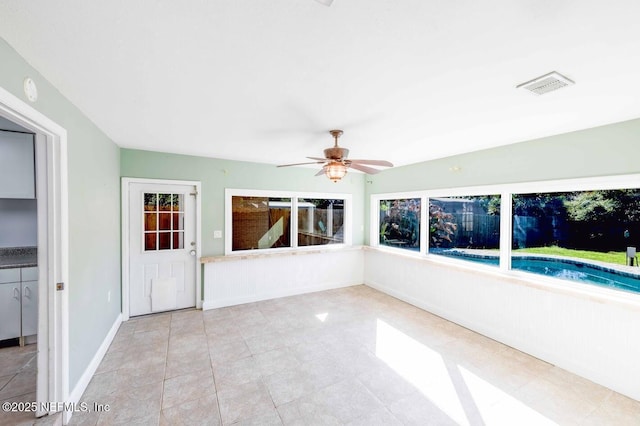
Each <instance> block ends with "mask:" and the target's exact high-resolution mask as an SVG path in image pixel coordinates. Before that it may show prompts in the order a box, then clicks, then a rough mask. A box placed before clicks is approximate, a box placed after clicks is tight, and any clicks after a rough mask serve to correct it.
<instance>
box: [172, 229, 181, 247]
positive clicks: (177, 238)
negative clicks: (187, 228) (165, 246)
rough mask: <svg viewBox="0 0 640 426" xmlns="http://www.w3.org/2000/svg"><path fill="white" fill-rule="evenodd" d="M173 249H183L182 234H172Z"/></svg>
mask: <svg viewBox="0 0 640 426" xmlns="http://www.w3.org/2000/svg"><path fill="white" fill-rule="evenodd" d="M173 248H174V249H183V248H184V232H174V233H173Z"/></svg>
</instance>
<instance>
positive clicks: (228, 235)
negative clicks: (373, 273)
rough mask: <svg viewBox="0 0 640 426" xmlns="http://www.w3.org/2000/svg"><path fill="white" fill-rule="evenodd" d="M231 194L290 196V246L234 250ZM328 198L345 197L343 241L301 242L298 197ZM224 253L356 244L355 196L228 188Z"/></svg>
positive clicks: (312, 248)
mask: <svg viewBox="0 0 640 426" xmlns="http://www.w3.org/2000/svg"><path fill="white" fill-rule="evenodd" d="M232 197H270V198H290V199H291V219H290V220H291V225H290V231H289V232H290V235H289V238H290V241H291V246H290V247H276V248H266V249H249V250H233V203H232ZM300 198H307V199H309V198H310V199H329V200H343V202H344V223H343V236H344V239H343V242H342V243H338V244H320V245H310V246H299V245H298V199H300ZM224 199H225V209H224V210H225V218H224V223H225V239H224V240H225V241H224V253H225V255H239V254H244V255H248V254H257V253H281V252H291V251H311V250H318V249H320V248H322V249H335V248H342V247H347V246H351V245H352V244H353V228H352V227H353V206H352V204H353V196H352V195H351V194H347V193H337V192H307V191H281V190H267V189H234V188H227V189H225V196H224Z"/></svg>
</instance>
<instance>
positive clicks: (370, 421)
mask: <svg viewBox="0 0 640 426" xmlns="http://www.w3.org/2000/svg"><path fill="white" fill-rule="evenodd" d="M346 425H347V426H402V423H401V422H400V420H398V418H397V417H396V416H394V415H393V414H391V411H389V410H388V409H387V408H379V409H377V410H374V411H372V412H370V413H367V414H365V415H364V416H362V417H358V418H357V419H355V420H352V421H350V422H349V423H346Z"/></svg>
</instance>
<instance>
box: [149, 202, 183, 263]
mask: <svg viewBox="0 0 640 426" xmlns="http://www.w3.org/2000/svg"><path fill="white" fill-rule="evenodd" d="M143 197H144V203H143V205H144V213H143V215H144V219H143V220H144V250H145V251H156V250H178V249H184V204H183V197H184V196H183V195H182V194H159V193H145V194H144V196H143Z"/></svg>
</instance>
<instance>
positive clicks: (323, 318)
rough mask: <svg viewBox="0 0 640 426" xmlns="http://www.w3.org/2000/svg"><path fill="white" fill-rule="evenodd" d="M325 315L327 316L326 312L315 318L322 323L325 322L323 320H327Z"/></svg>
mask: <svg viewBox="0 0 640 426" xmlns="http://www.w3.org/2000/svg"><path fill="white" fill-rule="evenodd" d="M327 315H329V313H328V312H325V313H324V314H317V315H316V318H318V319H319V320H320V321H322V322H325V320H326V319H327Z"/></svg>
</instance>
